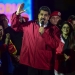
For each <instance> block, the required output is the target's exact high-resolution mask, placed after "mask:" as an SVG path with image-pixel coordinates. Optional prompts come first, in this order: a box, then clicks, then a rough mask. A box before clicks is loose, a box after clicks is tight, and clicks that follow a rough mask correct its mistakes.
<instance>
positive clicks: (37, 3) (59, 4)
mask: <svg viewBox="0 0 75 75" xmlns="http://www.w3.org/2000/svg"><path fill="white" fill-rule="evenodd" d="M41 6H48V7H49V8H50V9H51V12H53V11H55V10H58V11H60V12H61V14H62V19H64V20H67V18H68V17H69V16H70V15H75V0H34V1H33V10H34V11H33V19H37V14H38V10H39V8H40V7H41Z"/></svg>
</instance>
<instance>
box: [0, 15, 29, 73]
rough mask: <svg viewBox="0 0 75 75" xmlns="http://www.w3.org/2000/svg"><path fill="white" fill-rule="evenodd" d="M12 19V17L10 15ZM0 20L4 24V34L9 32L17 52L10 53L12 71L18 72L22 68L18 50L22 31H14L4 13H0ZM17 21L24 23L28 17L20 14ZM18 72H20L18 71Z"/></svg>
mask: <svg viewBox="0 0 75 75" xmlns="http://www.w3.org/2000/svg"><path fill="white" fill-rule="evenodd" d="M11 19H12V17H11ZM0 21H2V22H3V24H4V30H5V34H7V33H9V34H10V38H11V40H12V42H13V44H14V45H15V47H16V49H17V54H16V55H15V56H12V55H11V58H12V61H13V65H14V72H13V74H16V73H18V71H19V70H23V69H22V68H21V67H22V66H21V65H20V64H19V62H18V61H19V55H20V50H21V42H22V35H23V34H22V32H15V31H14V30H13V29H12V28H11V26H9V25H8V22H9V20H8V18H7V16H6V15H5V14H0ZM19 21H20V23H24V22H26V21H28V17H24V16H20V17H19ZM19 74H20V73H19Z"/></svg>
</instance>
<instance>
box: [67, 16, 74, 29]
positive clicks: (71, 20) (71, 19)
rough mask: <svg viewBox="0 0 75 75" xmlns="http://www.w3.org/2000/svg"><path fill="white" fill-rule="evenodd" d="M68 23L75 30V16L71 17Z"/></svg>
mask: <svg viewBox="0 0 75 75" xmlns="http://www.w3.org/2000/svg"><path fill="white" fill-rule="evenodd" d="M68 22H69V23H71V25H72V27H73V29H74V30H75V15H71V16H70V17H69V18H68Z"/></svg>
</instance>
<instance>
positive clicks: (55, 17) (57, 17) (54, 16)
mask: <svg viewBox="0 0 75 75" xmlns="http://www.w3.org/2000/svg"><path fill="white" fill-rule="evenodd" d="M51 18H60V16H52V17H51Z"/></svg>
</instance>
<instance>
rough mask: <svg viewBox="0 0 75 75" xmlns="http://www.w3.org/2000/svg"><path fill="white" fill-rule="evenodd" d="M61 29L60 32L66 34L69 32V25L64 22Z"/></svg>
mask: <svg viewBox="0 0 75 75" xmlns="http://www.w3.org/2000/svg"><path fill="white" fill-rule="evenodd" d="M61 31H62V34H64V35H68V34H69V33H70V27H69V25H68V24H64V25H63V26H62V29H61Z"/></svg>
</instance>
